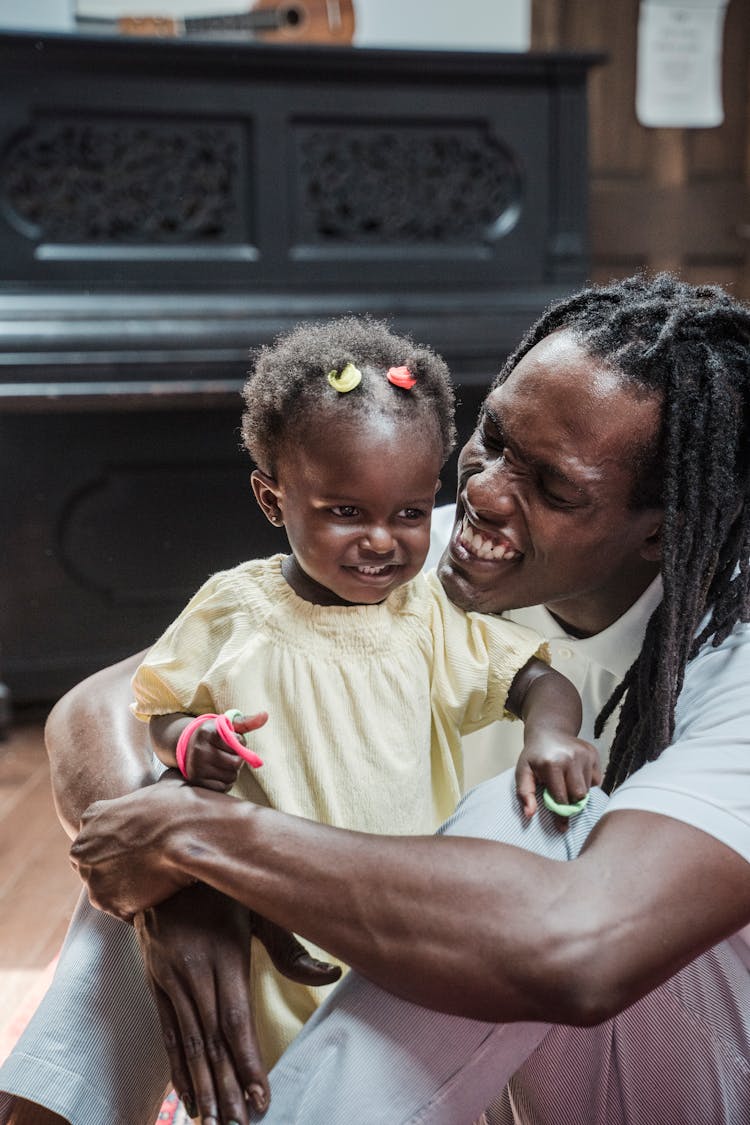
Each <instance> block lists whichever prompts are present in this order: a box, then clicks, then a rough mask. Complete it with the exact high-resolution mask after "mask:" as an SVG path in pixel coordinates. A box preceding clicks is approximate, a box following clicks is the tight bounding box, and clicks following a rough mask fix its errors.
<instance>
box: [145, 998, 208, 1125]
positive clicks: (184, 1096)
mask: <svg viewBox="0 0 750 1125" xmlns="http://www.w3.org/2000/svg"><path fill="white" fill-rule="evenodd" d="M151 990H152V992H153V994H154V1000H155V1001H156V1010H157V1012H158V1013H159V1024H160V1026H161V1034H162V1038H163V1040H164V1048H165V1050H166V1052H167V1058H168V1059H169V1074H170V1077H171V1079H172V1085H173V1086H174V1088H175V1090H176V1091H177V1096H178V1097H179V1099H180V1101H181V1102H182V1104H183V1105H184V1106H185V1109H186V1110H187V1114H188V1117H195V1116H196V1114H197V1112H198V1107H197V1106H196V1104H195V1100H194V1097H193V1088H192V1079H191V1077H190V1072H189V1070H188V1068H187V1064H186V1062H185V1056H184V1055H183V1053H182V1040H181V1039H180V1035H179V1028H178V1024H177V1018H176V1016H175V1012H174V1008H173V1007H172V1004H171V1001H170V999H169V997H168V996H167V994H166V993H165V992H164V991H162V989H161V987H160V986H159V985H158V984H157V983H156V981H154V980H152V981H151Z"/></svg>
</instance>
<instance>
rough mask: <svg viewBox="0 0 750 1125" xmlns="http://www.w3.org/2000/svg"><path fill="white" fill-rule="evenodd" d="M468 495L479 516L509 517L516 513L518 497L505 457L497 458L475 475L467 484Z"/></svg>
mask: <svg viewBox="0 0 750 1125" xmlns="http://www.w3.org/2000/svg"><path fill="white" fill-rule="evenodd" d="M466 495H467V498H468V501H469V503H470V505H471V507H472V508H473V509H474V511H475V512H476V513H477V514H478V515H479V514H486V515H488V516H492V515H500V516H508V515H510V514H511V512H513V511H514V509H515V506H516V503H517V500H518V497H517V495H516V487H515V482H514V480H513V474H512V472H510V470H509V469H508V466H507V464H506V461H505V458H504V457H497V458H495V460H493V461H492V462H491V463H490V464H488V465H485V467H484V468H483V469H482V471H481V472H479V473H474V474H473V475H472V476H471V477H469V480H468V481H467V484H466Z"/></svg>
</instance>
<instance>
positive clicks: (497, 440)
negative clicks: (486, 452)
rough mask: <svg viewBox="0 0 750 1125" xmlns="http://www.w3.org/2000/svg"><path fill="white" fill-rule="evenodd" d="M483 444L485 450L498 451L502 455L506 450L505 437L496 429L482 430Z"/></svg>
mask: <svg viewBox="0 0 750 1125" xmlns="http://www.w3.org/2000/svg"><path fill="white" fill-rule="evenodd" d="M481 436H482V444H483V446H484V447H485V449H496V450H497V451H498V453H502V451H503V450H504V449H505V437H504V435H503V434H501V433H500V432H499V431H498V430H496V429H494V428H493V429H491V430H489V429H485V430H482V435H481Z"/></svg>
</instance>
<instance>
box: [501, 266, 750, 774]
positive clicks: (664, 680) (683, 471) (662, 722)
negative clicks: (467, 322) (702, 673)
mask: <svg viewBox="0 0 750 1125" xmlns="http://www.w3.org/2000/svg"><path fill="white" fill-rule="evenodd" d="M561 328H564V329H566V330H568V331H569V332H571V333H572V334H573V336H574V337H575V339H576V340H577V342H578V343H579V344H580V345H581V346H582V347H584V348H585V349H586V351H588V352H589V354H590V355H592V356H595V357H598V358H600V359H603V360H604V361H605V362H607V364H608V366H610V368H612V369H614V370H616V371H619V372H621V373H622V377H623V380H624V381H625V382H627V383H630V384H632V385H633V386H635V387H637V388H642V389H645V390H646V391H647V392H651V393H655V394H658V395H659V396H660V397H661V399H662V403H663V406H662V422H661V433H660V434H658V435H656V437H655V441H654V443H653V445H652V447H651V448H650V449H649V450H647V451H646V456H645V458H644V459H643V461H644V464H645V467H642V468H641V469H640V472H639V474H638V479H637V480H636V482H635V488H634V492H633V496H632V497H631V501H630V503H631V506H632V507H634V508H638V507H645V506H652V505H659V506H662V507H663V510H664V524H663V531H662V562H661V572H662V579H663V584H664V596H663V600H662V602H661V604H660V605H659V606H658V607H657V609H656V610H655V611H654V613H653V615H652V616H651V619H650V620H649V623H648V626H647V628H646V634H645V638H644V642H643V647H642V649H641V652H640V654H639V656H638V658H637V659H636V660H635V662H634V663H633V665H632V666H631V668H630V669H629V670H628V672H627V674H626V675H625V678H624V679H623V681H622V682H621V683H620V684H619V686H618V687H617V688H616V689H615V691H614V693H613V695H612V696H611V698H610V699H609V701H608V702H607V703H606V704H605V706H604V708H603V710H602V712H601V714H600V715H599V717H598V719H597V723H596V728H595V731H596V734H597V735H599V734H600V733H601V730H602V728H603V727H604V724H605V722H606V721H607V719H608V718H609V717H610V715H611V714H612V713H613V712H614V710H615V709H616V707H617V705H618V704H619V703H620V701H621V700H622V710H621V712H620V717H619V722H618V725H617V730H616V732H615V737H614V741H613V744H612V750H611V754H610V760H609V766H608V768H607V772H606V774H605V778H604V782H603V785H604V788H605V790H606V791H607V792H611V791H612V789H614V788H615V787H616V786H617V785H619V784H620V783H621V782H622V781H624V780H625V778H626V777H628V776H629V775H630V774H632V773H633V772H634V771H635V770H637V769H638V768H639V767H640V766H641V765H643V763H644V762H647V761H651V760H653V759H654V758H657V757H658V756H659V754H660V753H661V751H662V750H663V749H664V747H665V746H667V745H668V744H669V743H670V741H671V739H672V735H673V733H674V711H675V704H676V702H677V697H678V695H679V693H680V690H681V688H682V684H683V679H684V676H685V666H686V664H687V662H688V660H690V659H691V657H692V656H694V655H695V653H696V652H697V651H698V649H699V648H700V646H701V645H702V644H704V643H705V642H707V641H709V640H710V641H711V643H712V644H713V645H714V646H718V645H719V644H721V643H722V641H724V640H725V639H726V637H727V636H728V635H729V633H731V631H732V629H733V627H734V626H735V624H737V622H740V621H747V620H748V619H750V565H749V563H750V560H749V559H748V555H750V504H749V503H748V498H749V496H750V448H749V446H750V435H749V433H748V430H749V423H750V309H748V308H746V307H745V306H743V305H741V304H740V303H739V302H737V301H735V300H733V299H732V298H730V297H729V296H728V294H727V293H725V292H724V290H722V289H720V288H719V287H718V286H712V285H702V286H693V285H688V284H686V283H684V282H680V281H678V280H677V279H676V278H674V277H672V276H671V275H669V274H658V275H657V276H655V277H653V278H647V277H645V276H636V277H631V278H627V279H626V280H624V281H620V282H615V283H612V284H610V285H607V286H601V287H599V286H595V287H592V288H588V289H584V290H583V291H581V292H580V293H577V294H576V295H574V296H573V297H570V298H569V299H567V300H563V301H560V302H558V303H556V304H554V305H552V306H551V307H550V308H549V309H548V310H547V312H546V313H545V314H544V315H543V316H542V318H541V319H540V320H539V321H538V322H537V323H536V324H535V325H534V326H533V327H532V328H531V329H530V331H529V332H528V334H527V335H526V337H525V338H524V339H523V340H522V342H521V344H520V345H519V347H518V348H517V350H516V351H515V352H514V353H513V354H512V355H511V356H509V357H508V360H507V361H506V363H505V365H504V367H503V369H502V371H501V372H500V374H499V376H498V378H497V380H496V383H495V385H498V384H499V383H502V382H504V380H505V379H507V377H508V375H509V374H510V372H511V371H512V370H513V368H514V367H515V366H516V364H517V363H518V362H519V360H520V359H521V358H522V357H523V356H524V355H525V354H526V352H528V351H529V350H530V349H531V348H532V347H533V346H534V345H535V344H537V343H538V342H539V341H540V340H542V339H543V338H544V337H546V336H548V335H549V334H550V333H551V332H554V331H556V330H557V329H561Z"/></svg>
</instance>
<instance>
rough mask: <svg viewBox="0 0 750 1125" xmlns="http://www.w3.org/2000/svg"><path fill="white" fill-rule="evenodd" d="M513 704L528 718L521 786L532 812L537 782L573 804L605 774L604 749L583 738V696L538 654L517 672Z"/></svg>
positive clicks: (563, 802) (518, 778) (559, 799)
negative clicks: (601, 755)
mask: <svg viewBox="0 0 750 1125" xmlns="http://www.w3.org/2000/svg"><path fill="white" fill-rule="evenodd" d="M507 708H508V710H509V711H511V712H512V713H513V714H514V715H517V716H518V717H519V718H521V719H523V721H524V745H523V751H522V753H521V756H520V758H519V759H518V764H517V765H516V788H517V790H518V796H519V797H520V799H521V803H522V804H523V808H524V812H525V814H526V816H528V817H530V816H533V815H534V813H535V812H536V807H537V801H536V787H537V785H538V784H542V785H544V786H545V787H546V788H547V790H548V791H549V793H550V794H551V796H552V797H553V798H554V800H555V801H556V802H557V803H558V804H560V805H573V804H575V803H576V802H577V801H580V800H581V799H582V798H583V797H585V796H586V794H587V793H588V791H589V789H590V788H591V786H592V785H598V784H599V782H600V781H601V779H602V774H601V766H600V763H599V754H598V753H597V750H596V748H595V747H594V746H592V745H591V743H589V742H585V741H584V740H583V739H582V738H578V737H577V736H578V731H579V730H580V729H581V699H580V696H579V695H578V692H577V691H576V689H575V688H574V687H573V684H572V683H571V682H570V680H568V679H566V678H565V676H563V675H561V674H560V673H559V672H556V671H555V669H554V668H550V667H549V665H548V664H545V663H543V661H541V660H537V659H536V657H532V659H531V660H529V661H528V663H526V664H525V665H524V666H523V668H521V670H520V672H518V673H517V675H516V676H515V678H514V680H513V683H512V684H511V687H510V691H509V693H508V700H507Z"/></svg>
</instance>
